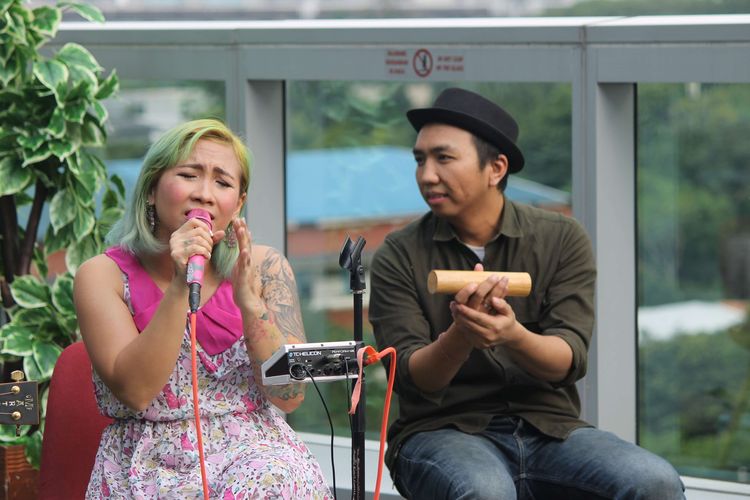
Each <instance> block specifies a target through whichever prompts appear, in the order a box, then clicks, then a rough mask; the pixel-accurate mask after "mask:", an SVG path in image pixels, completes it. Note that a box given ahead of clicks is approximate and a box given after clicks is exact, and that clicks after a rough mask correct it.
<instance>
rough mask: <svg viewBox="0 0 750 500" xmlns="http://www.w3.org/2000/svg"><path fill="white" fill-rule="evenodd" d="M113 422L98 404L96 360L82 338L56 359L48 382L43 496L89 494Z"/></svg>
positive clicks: (49, 498)
mask: <svg viewBox="0 0 750 500" xmlns="http://www.w3.org/2000/svg"><path fill="white" fill-rule="evenodd" d="M111 422H112V419H111V418H107V417H105V416H103V415H102V414H101V413H99V408H98V407H97V406H96V400H95V399H94V384H93V383H92V381H91V361H90V360H89V356H88V353H87V352H86V348H85V347H84V345H83V342H76V343H75V344H72V345H69V346H68V347H66V348H65V350H63V352H62V354H61V355H60V358H59V359H58V360H57V364H56V365H55V371H54V372H53V373H52V380H51V381H50V386H49V397H48V400H47V417H46V420H45V428H44V438H43V440H42V459H41V466H40V471H39V499H40V500H53V499H61V500H62V499H64V500H74V499H78V498H83V497H84V495H85V493H86V486H87V485H88V482H89V477H90V476H91V469H92V468H93V466H94V458H95V457H96V451H97V449H98V448H99V440H100V439H101V435H102V431H103V430H104V428H105V427H106V426H107V425H109V424H110V423H111Z"/></svg>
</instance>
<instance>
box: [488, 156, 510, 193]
mask: <svg viewBox="0 0 750 500" xmlns="http://www.w3.org/2000/svg"><path fill="white" fill-rule="evenodd" d="M490 169H491V171H490V185H491V186H493V187H497V185H498V184H500V181H502V180H503V178H504V177H505V176H506V175H507V174H508V157H507V156H505V155H504V154H502V153H501V154H499V155H497V158H495V159H494V160H492V161H491V162H490Z"/></svg>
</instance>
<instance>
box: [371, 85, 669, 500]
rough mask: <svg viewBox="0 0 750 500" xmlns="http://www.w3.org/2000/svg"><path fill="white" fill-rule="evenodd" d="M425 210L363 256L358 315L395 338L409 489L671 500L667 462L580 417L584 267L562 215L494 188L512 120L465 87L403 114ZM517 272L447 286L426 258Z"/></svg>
mask: <svg viewBox="0 0 750 500" xmlns="http://www.w3.org/2000/svg"><path fill="white" fill-rule="evenodd" d="M407 118H408V119H409V121H410V122H411V124H412V125H413V126H414V128H415V129H416V130H417V131H418V136H417V140H416V143H415V145H414V158H415V160H416V179H417V184H418V186H419V189H420V192H421V194H422V196H423V198H424V200H425V201H426V202H427V205H428V206H429V208H430V211H429V212H428V213H426V214H425V215H424V216H423V217H421V218H420V219H418V220H416V221H414V222H412V223H411V224H409V225H407V226H406V227H405V228H403V229H401V230H398V231H395V232H394V233H391V234H390V235H388V237H387V238H386V240H385V242H384V244H383V245H382V246H381V247H380V248H379V249H378V251H377V252H376V254H375V257H374V259H373V263H372V273H371V274H372V283H371V288H372V290H371V297H370V309H369V318H370V321H371V323H372V325H373V328H374V332H375V338H376V340H377V343H378V347H379V348H380V349H383V348H385V347H388V346H394V347H395V348H396V350H397V370H396V382H395V384H396V392H397V393H398V398H399V416H398V419H397V420H396V421H395V422H394V423H393V424H392V425H391V427H390V429H389V432H388V451H387V454H386V463H387V465H388V467H389V469H390V471H391V474H392V476H393V478H394V483H395V484H396V486H397V488H398V489H399V491H400V492H401V493H402V494H403V495H404V496H406V497H407V498H411V499H419V498H428V499H430V500H435V499H441V498H445V499H450V500H455V499H468V498H472V499H513V498H516V497H517V496H518V497H520V498H536V499H541V498H554V499H566V498H596V499H601V498H628V499H635V498H648V499H654V500H657V499H658V500H671V499H678V498H680V499H681V498H684V495H683V488H682V483H681V482H680V478H679V475H678V474H677V472H676V471H675V470H674V468H673V467H672V466H671V465H670V464H669V463H668V462H666V461H665V460H663V459H661V458H660V457H657V456H656V455H654V454H652V453H650V452H648V451H646V450H644V449H642V448H639V447H638V446H636V445H634V444H632V443H628V442H626V441H623V440H621V439H619V438H617V437H616V436H614V435H613V434H611V433H608V432H604V431H600V430H598V429H595V428H593V427H592V426H591V425H589V424H587V423H586V422H584V421H582V420H581V419H580V409H581V408H580V406H581V405H580V399H579V396H578V392H577V390H576V387H575V382H576V381H577V380H578V379H580V378H581V377H583V375H584V374H585V373H586V363H587V350H588V346H589V343H590V340H591V334H592V328H593V324H594V283H595V276H596V269H595V264H594V259H593V253H592V250H591V244H590V242H589V239H588V237H587V235H586V233H585V231H584V230H583V228H582V227H581V226H580V224H578V223H577V222H576V221H575V220H573V219H571V218H568V217H565V216H562V215H560V214H557V213H553V212H549V211H545V210H541V209H537V208H533V207H530V206H526V205H523V204H519V203H516V202H513V201H511V200H509V199H507V198H506V197H505V196H504V193H503V191H504V189H505V185H506V183H507V178H508V174H509V173H514V172H518V171H519V170H521V168H523V165H524V157H523V154H522V153H521V151H520V149H519V148H518V146H517V145H516V140H517V138H518V126H517V124H516V122H515V120H514V119H513V118H512V117H511V116H510V115H509V114H508V113H507V112H505V111H504V110H503V109H502V108H500V107H499V106H497V105H496V104H495V103H493V102H491V101H489V100H487V99H485V98H483V97H482V96H480V95H478V94H475V93H473V92H469V91H467V90H462V89H457V88H451V89H447V90H445V91H443V92H442V93H441V94H440V95H439V96H438V98H437V99H436V101H435V103H434V105H433V106H432V107H430V108H425V109H413V110H411V111H409V112H407ZM436 269H453V270H472V269H473V270H478V271H482V270H487V271H516V272H527V273H529V274H530V275H531V277H532V280H533V287H532V291H531V294H530V295H529V296H528V297H506V290H507V281H506V280H505V279H503V280H497V279H493V278H490V279H487V280H486V281H484V282H482V283H481V284H479V285H477V284H469V285H466V286H465V287H464V288H463V289H462V290H460V291H459V292H458V293H457V294H456V295H455V296H448V295H441V294H435V295H432V294H430V293H429V292H428V290H427V276H428V274H429V273H430V271H432V270H436Z"/></svg>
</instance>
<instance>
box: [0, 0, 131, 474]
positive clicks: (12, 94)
mask: <svg viewBox="0 0 750 500" xmlns="http://www.w3.org/2000/svg"><path fill="white" fill-rule="evenodd" d="M25 3H26V2H25V1H24V0H0V257H1V258H0V294H1V297H2V307H1V308H0V325H1V326H0V361H1V362H2V364H3V367H4V368H3V377H7V376H8V374H9V373H10V370H11V369H21V370H23V372H24V373H25V375H26V378H27V379H28V380H36V381H38V382H39V383H40V386H39V387H40V391H39V392H40V396H41V397H40V400H41V401H40V402H41V408H42V415H43V413H44V407H45V401H46V397H45V396H46V387H47V385H48V381H49V379H50V376H51V374H52V370H53V368H54V366H55V362H56V360H57V357H58V356H59V354H60V353H61V352H62V349H63V348H64V347H65V346H67V345H69V344H70V343H72V342H75V341H76V340H78V339H79V334H78V330H77V328H78V325H77V320H76V316H75V312H74V309H73V300H72V290H73V275H74V273H75V271H76V268H77V267H78V265H79V264H80V263H81V262H83V261H84V260H85V259H87V258H89V257H91V256H93V255H95V254H97V253H99V252H100V251H101V250H102V246H103V236H104V235H105V234H106V231H107V230H108V228H109V226H110V225H111V224H112V223H113V222H114V221H115V220H117V219H118V218H119V217H120V216H121V214H122V210H123V209H122V207H123V204H124V186H123V184H122V181H121V180H120V179H119V178H117V177H116V176H112V177H109V176H108V174H107V170H106V167H105V165H104V163H103V162H102V161H101V159H100V158H99V157H98V156H97V154H96V149H97V148H101V147H102V146H103V145H104V143H105V141H106V136H107V134H106V130H105V126H104V124H105V122H106V120H107V110H106V109H105V107H104V106H103V105H102V101H103V100H105V99H107V98H108V97H110V96H111V95H112V94H113V93H115V92H116V91H117V89H118V78H117V75H116V73H115V72H114V71H112V72H110V73H109V74H108V75H107V74H106V72H105V71H104V69H103V68H102V67H101V66H100V65H99V63H98V62H97V61H96V59H95V58H94V57H93V55H92V54H91V53H90V52H89V51H88V50H86V49H85V48H84V47H82V46H81V45H79V44H76V43H66V44H65V45H63V46H62V47H60V48H57V49H55V50H53V49H50V48H49V47H45V45H46V44H47V43H48V42H49V41H50V40H52V39H53V38H54V37H55V36H56V33H57V30H58V26H59V24H60V22H61V20H62V14H63V11H65V10H70V11H73V12H75V13H77V14H79V15H80V16H82V17H83V18H85V19H87V20H89V21H96V22H103V21H104V18H103V16H102V14H101V12H100V11H99V10H98V9H96V8H95V7H93V6H90V5H86V4H81V3H73V2H60V3H57V4H56V5H54V6H46V5H45V6H39V7H36V8H30V7H28V6H26V5H25ZM45 225H46V227H45ZM63 253H64V262H65V266H58V267H64V268H63V269H57V270H52V269H50V265H49V263H50V255H53V254H56V255H60V254H63ZM7 381H8V379H7V378H3V380H0V382H7ZM43 429H44V425H43V420H42V424H41V425H40V426H38V427H37V426H33V427H31V426H26V427H22V428H21V429H20V436H17V435H16V429H15V427H14V426H2V427H0V444H2V445H3V448H6V449H7V448H8V447H13V446H15V447H19V446H23V447H24V449H25V454H26V457H27V459H28V460H29V462H30V463H31V464H32V465H33V466H34V467H37V468H38V466H39V456H40V451H41V435H42V432H43ZM1 450H2V448H0V452H1ZM0 486H1V485H0Z"/></svg>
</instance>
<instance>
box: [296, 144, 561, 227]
mask: <svg viewBox="0 0 750 500" xmlns="http://www.w3.org/2000/svg"><path fill="white" fill-rule="evenodd" d="M414 167H415V163H414V156H413V154H412V151H411V150H410V149H407V148H396V147H389V146H373V147H362V148H345V149H316V150H310V151H295V152H293V153H289V155H288V157H287V178H286V185H287V220H288V221H289V222H290V223H297V224H309V223H313V222H319V221H325V220H337V219H350V218H393V217H400V216H410V215H415V214H421V213H423V212H426V211H427V210H428V207H427V204H426V203H425V202H424V200H423V199H422V196H421V195H420V194H419V190H418V189H417V183H416V180H415V178H414ZM505 193H506V195H507V196H508V197H509V198H510V199H512V200H515V201H520V202H523V203H528V204H531V205H544V204H556V205H557V204H568V203H569V201H570V195H569V194H568V193H566V192H564V191H560V190H558V189H554V188H550V187H547V186H544V185H543V184H539V183H537V182H533V181H529V180H527V179H523V178H520V177H518V176H515V175H513V176H511V177H510V179H509V181H508V187H507V188H506V190H505Z"/></svg>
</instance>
